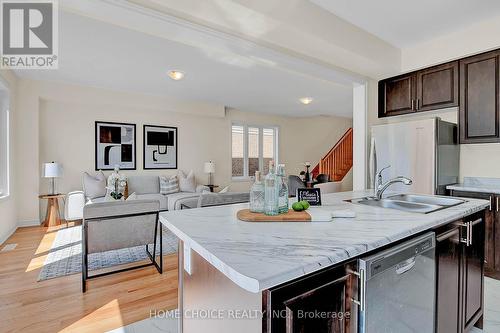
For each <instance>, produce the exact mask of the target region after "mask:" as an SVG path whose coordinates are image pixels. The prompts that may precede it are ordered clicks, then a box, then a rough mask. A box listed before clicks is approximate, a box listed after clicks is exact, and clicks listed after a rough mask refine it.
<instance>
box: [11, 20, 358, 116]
mask: <svg viewBox="0 0 500 333" xmlns="http://www.w3.org/2000/svg"><path fill="white" fill-rule="evenodd" d="M59 27H60V28H59V48H60V50H59V69H58V70H26V71H20V70H18V71H16V74H18V75H19V76H22V77H26V78H31V79H36V80H50V81H59V82H67V83H74V84H83V85H90V86H96V87H102V88H106V89H112V90H120V91H130V92H141V93H148V94H155V95H160V96H170V97H176V98H179V99H184V100H190V101H203V102H213V103H217V104H222V105H225V106H228V107H233V108H237V109H240V110H244V111H255V112H264V113H272V114H283V115H290V116H310V115H338V116H344V117H352V86H351V85H346V84H338V83H334V82H330V81H327V80H324V79H319V78H316V77H313V76H311V75H307V74H301V73H298V72H292V71H287V70H283V69H280V68H278V67H279V66H275V65H273V63H266V62H264V61H262V60H261V59H255V57H253V56H248V57H245V56H240V55H236V54H232V53H231V52H228V50H218V49H214V50H212V51H207V49H206V48H197V47H192V46H189V45H186V44H183V43H179V42H174V41H171V40H167V39H164V38H160V37H155V36H152V35H149V34H145V33H141V32H137V31H133V30H128V29H125V28H121V27H118V26H115V25H111V24H108V23H104V22H101V21H97V20H93V19H90V18H87V17H84V16H80V15H76V14H72V13H68V12H65V11H61V12H60V20H59ZM171 69H176V70H181V71H184V72H185V73H186V76H185V78H184V79H183V80H181V81H173V80H171V79H170V78H168V76H167V72H168V71H169V70H171ZM304 96H310V97H313V98H314V102H313V103H312V104H310V105H307V106H306V105H302V104H300V102H299V101H298V99H299V98H300V97H304Z"/></svg>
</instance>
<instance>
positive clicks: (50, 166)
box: [43, 162, 63, 178]
mask: <svg viewBox="0 0 500 333" xmlns="http://www.w3.org/2000/svg"><path fill="white" fill-rule="evenodd" d="M62 172H63V168H62V164H59V163H55V162H52V163H44V164H43V178H58V177H61V176H62Z"/></svg>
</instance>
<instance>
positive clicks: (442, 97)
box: [415, 61, 459, 111]
mask: <svg viewBox="0 0 500 333" xmlns="http://www.w3.org/2000/svg"><path fill="white" fill-rule="evenodd" d="M416 78H417V99H416V105H415V109H416V110H417V111H430V110H435V109H443V108H449V107H454V106H458V100H459V98H458V61H454V62H450V63H447V64H444V65H439V66H434V67H431V68H427V69H423V70H421V71H418V72H417V73H416Z"/></svg>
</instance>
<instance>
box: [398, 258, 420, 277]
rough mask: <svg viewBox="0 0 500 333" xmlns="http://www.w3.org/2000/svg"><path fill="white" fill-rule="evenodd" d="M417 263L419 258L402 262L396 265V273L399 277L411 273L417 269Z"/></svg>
mask: <svg viewBox="0 0 500 333" xmlns="http://www.w3.org/2000/svg"><path fill="white" fill-rule="evenodd" d="M416 262H417V257H413V258H409V259H406V260H405V261H402V262H400V263H399V264H397V265H396V273H397V274H398V275H401V274H404V273H406V272H408V271H410V270H411V269H412V268H413V267H415V263H416Z"/></svg>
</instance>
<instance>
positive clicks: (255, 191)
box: [250, 171, 264, 213]
mask: <svg viewBox="0 0 500 333" xmlns="http://www.w3.org/2000/svg"><path fill="white" fill-rule="evenodd" d="M250 211H251V212H253V213H264V184H263V183H262V179H261V176H260V171H255V182H254V183H253V185H252V188H251V189H250Z"/></svg>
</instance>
